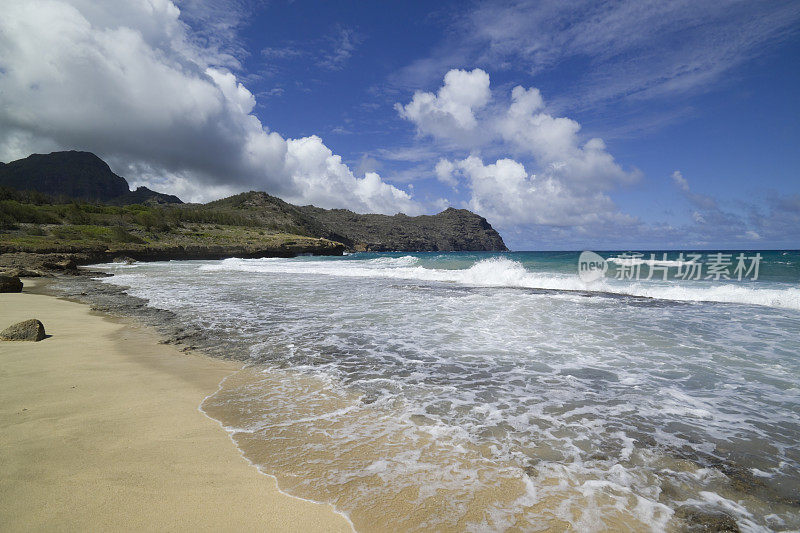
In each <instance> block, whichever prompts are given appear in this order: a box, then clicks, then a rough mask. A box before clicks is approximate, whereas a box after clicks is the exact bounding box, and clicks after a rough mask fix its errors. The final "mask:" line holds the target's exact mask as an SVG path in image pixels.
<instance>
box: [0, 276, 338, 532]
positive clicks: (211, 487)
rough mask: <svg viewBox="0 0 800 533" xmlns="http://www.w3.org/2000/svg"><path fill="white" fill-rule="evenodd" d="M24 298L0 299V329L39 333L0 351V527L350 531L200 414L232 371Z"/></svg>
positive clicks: (144, 332) (55, 302) (78, 308)
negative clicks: (18, 326)
mask: <svg viewBox="0 0 800 533" xmlns="http://www.w3.org/2000/svg"><path fill="white" fill-rule="evenodd" d="M33 287H35V283H33V282H32V280H25V290H24V291H23V293H21V294H1V295H0V329H1V328H4V327H6V326H8V325H10V324H12V323H15V322H18V321H21V320H24V319H28V318H38V319H39V320H41V321H42V322H43V323H44V326H45V328H46V331H47V334H48V335H49V337H48V338H46V339H45V340H43V341H41V342H37V343H32V342H3V343H0V465H2V467H1V468H2V476H0V524H2V528H3V530H5V531H23V530H24V531H30V530H60V531H70V530H93V531H98V530H101V531H102V530H147V531H155V530H244V529H254V530H258V531H304V532H309V531H350V530H351V527H350V525H349V522H348V521H347V520H346V519H345V518H344V517H343V516H342V515H340V514H337V513H336V512H335V511H334V510H333V508H332V507H331V506H328V505H321V504H316V503H312V502H308V501H305V500H301V499H297V498H294V497H291V496H288V495H285V494H283V493H281V492H280V491H279V490H278V489H277V486H276V483H275V480H274V479H273V478H272V477H269V476H266V475H263V474H261V473H259V472H258V471H257V469H256V468H255V467H253V466H252V465H250V464H249V463H248V462H247V461H246V460H245V459H244V458H243V457H242V456H241V455H240V453H239V451H238V450H237V448H236V447H235V446H234V444H233V443H232V441H231V440H230V438H229V437H228V435H227V434H226V433H225V431H224V430H223V429H222V428H221V427H220V426H219V424H218V423H217V422H216V421H214V420H211V419H210V418H208V417H206V416H205V415H204V414H203V413H202V412H201V411H199V410H198V405H199V404H200V403H201V402H202V400H203V398H205V397H206V396H207V395H209V394H212V393H213V392H214V391H215V390H216V389H217V386H218V384H219V382H220V381H221V380H222V379H223V378H224V377H225V376H227V375H229V374H231V373H232V372H234V371H236V370H237V369H238V368H239V365H238V364H236V363H232V362H227V361H221V360H215V359H212V358H209V357H206V356H203V355H198V354H193V353H184V352H181V351H180V350H178V349H176V348H174V347H170V346H166V345H160V344H158V338H157V336H156V334H155V332H153V331H150V330H148V329H146V328H142V327H137V326H134V325H131V324H126V323H123V322H119V321H115V320H112V319H109V318H106V317H103V316H100V315H99V314H96V313H93V312H91V311H90V309H89V307H88V306H86V305H83V304H78V303H73V302H69V301H65V300H60V299H57V298H54V297H51V296H46V295H42V294H33V293H31V289H32V288H33ZM34 292H35V289H34Z"/></svg>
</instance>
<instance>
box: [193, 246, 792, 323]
mask: <svg viewBox="0 0 800 533" xmlns="http://www.w3.org/2000/svg"><path fill="white" fill-rule="evenodd" d="M412 260H413V261H412ZM418 262H419V260H418V258H416V257H412V256H404V257H398V258H378V259H369V260H360V261H353V260H347V261H296V260H286V259H282V260H274V259H273V260H263V259H225V260H223V261H221V262H220V263H217V264H213V265H203V266H201V267H200V269H201V270H205V271H220V270H222V271H225V270H229V271H239V272H261V273H273V274H277V273H281V274H304V275H329V276H341V277H365V278H395V279H410V280H419V281H428V282H444V283H458V284H462V285H468V286H473V287H509V288H525V289H542V290H552V291H581V292H589V293H597V294H602V293H608V294H621V295H626V296H637V297H645V298H654V299H659V300H673V301H685V302H720V303H733V304H744V305H762V306H767V307H779V308H784V309H796V310H800V289H798V288H794V287H787V288H771V287H764V288H761V287H754V286H753V285H752V284H750V285H747V286H745V285H738V284H734V283H735V282H729V283H719V282H676V281H673V282H661V281H650V282H645V281H640V282H634V283H629V282H624V281H617V280H613V279H604V280H600V281H597V282H593V283H585V282H583V281H582V280H581V279H580V278H579V277H578V276H577V275H570V274H559V273H552V272H532V271H530V270H527V269H526V268H525V267H524V266H523V265H522V263H520V262H518V261H513V260H511V259H507V258H504V257H494V258H490V259H484V260H481V261H478V262H476V263H475V264H474V265H472V266H471V267H469V268H467V269H462V270H446V269H434V268H424V267H421V266H414V265H415V264H417V263H418Z"/></svg>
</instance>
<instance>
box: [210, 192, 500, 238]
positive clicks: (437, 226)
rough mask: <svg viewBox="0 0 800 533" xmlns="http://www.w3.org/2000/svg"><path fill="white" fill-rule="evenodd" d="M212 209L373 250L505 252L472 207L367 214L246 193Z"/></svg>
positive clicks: (218, 201)
mask: <svg viewBox="0 0 800 533" xmlns="http://www.w3.org/2000/svg"><path fill="white" fill-rule="evenodd" d="M206 206H207V207H213V208H222V209H234V210H237V211H239V212H246V213H248V214H251V215H252V216H256V217H258V218H260V219H261V220H263V221H264V222H265V223H268V224H270V225H273V226H276V227H282V228H287V231H289V232H290V233H299V234H304V235H313V236H315V237H322V238H325V239H330V240H332V241H338V242H341V243H344V244H345V245H346V246H347V247H348V249H350V250H354V251H362V252H364V251H370V252H391V251H406V252H425V251H467V250H471V251H481V250H486V251H505V250H507V248H506V245H505V243H504V242H503V239H502V237H500V235H499V234H498V233H497V232H496V231H495V230H494V228H492V226H491V225H490V224H489V222H487V221H486V219H485V218H483V217H481V216H479V215H476V214H475V213H472V212H471V211H467V210H466V209H453V208H452V207H451V208H448V209H446V210H444V211H442V212H441V213H439V214H437V215H422V216H417V217H409V216H406V215H404V214H402V213H399V214H397V215H393V216H389V215H377V214H368V215H362V214H358V213H354V212H352V211H348V210H347V209H322V208H320V207H314V206H313V205H306V206H302V207H298V206H295V205H292V204H290V203H287V202H284V201H283V200H281V199H280V198H276V197H274V196H270V195H269V194H267V193H265V192H256V191H251V192H246V193H241V194H237V195H235V196H231V197H228V198H223V199H222V200H216V201H214V202H211V203H208V204H206Z"/></svg>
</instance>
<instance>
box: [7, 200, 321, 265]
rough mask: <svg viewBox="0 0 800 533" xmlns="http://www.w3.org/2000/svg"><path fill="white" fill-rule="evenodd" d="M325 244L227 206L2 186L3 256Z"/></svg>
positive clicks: (298, 230) (283, 224) (291, 226)
mask: <svg viewBox="0 0 800 533" xmlns="http://www.w3.org/2000/svg"><path fill="white" fill-rule="evenodd" d="M322 241H324V240H323V239H318V238H315V237H313V236H310V235H309V234H308V231H307V230H306V229H305V228H302V227H299V226H298V225H296V224H294V223H292V222H291V221H282V220H274V219H265V218H264V217H260V216H258V213H255V212H248V211H247V210H237V209H235V208H232V207H226V206H220V207H214V206H206V205H194V204H190V205H187V204H183V205H126V206H113V205H103V204H99V203H91V202H81V201H71V202H69V203H64V199H59V198H50V197H48V196H46V195H43V194H40V193H37V192H19V191H15V190H12V189H7V188H0V252H2V251H6V252H8V251H30V252H42V251H78V250H101V249H102V250H105V249H111V250H115V249H117V250H127V251H136V250H152V249H167V248H175V247H187V246H204V247H226V246H236V247H243V248H244V249H246V250H253V252H254V253H255V252H256V251H257V250H258V249H272V248H280V249H283V248H287V247H289V248H304V247H313V246H315V245H318V244H324V245H325V246H328V245H329V244H328V243H323V242H322ZM330 244H333V243H330Z"/></svg>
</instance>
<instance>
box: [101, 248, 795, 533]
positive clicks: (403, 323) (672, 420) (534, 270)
mask: <svg viewBox="0 0 800 533" xmlns="http://www.w3.org/2000/svg"><path fill="white" fill-rule="evenodd" d="M757 253H758V254H759V255H758V259H757V260H756V259H755V257H756V254H757ZM650 254H651V252H645V253H644V254H643V255H642V256H631V255H630V254H625V253H623V252H599V255H600V256H601V258H602V259H605V260H607V261H606V262H605V263H604V265H605V267H604V268H607V271H605V273H604V275H602V276H601V277H600V278H599V279H596V280H594V281H586V280H585V279H582V278H581V276H579V271H578V265H579V253H578V252H506V253H489V252H486V253H483V252H482V253H455V252H454V253H413V254H410V253H381V254H377V253H358V254H352V255H347V256H344V257H297V258H292V259H282V258H274V259H273V258H270V259H225V260H218V261H174V262H173V261H170V262H154V263H134V264H132V265H125V264H108V265H96V266H94V269H98V270H103V271H105V272H109V273H112V274H114V276H113V277H109V278H103V281H104V282H105V283H111V284H116V285H122V286H125V287H128V289H127V291H128V293H129V294H131V295H133V296H137V297H141V298H144V299H146V300H147V301H148V304H149V305H151V306H153V307H157V308H161V309H167V310H170V311H172V312H174V313H176V314H177V316H178V317H180V319H181V320H183V321H185V322H186V323H189V324H193V325H195V326H198V327H200V328H202V329H203V331H205V332H206V334H207V335H208V336H209V338H211V339H214V342H215V343H218V345H219V346H220V347H222V349H223V351H224V350H228V351H229V352H230V355H231V356H235V357H238V358H243V359H245V360H246V361H248V363H249V364H248V365H247V366H246V367H245V368H244V369H243V370H242V371H240V372H238V373H236V374H234V375H232V376H231V377H229V378H228V379H226V380H225V381H224V382H223V383H221V384H220V388H219V390H218V391H217V392H216V393H215V394H213V395H211V396H210V397H208V398H206V400H205V401H204V402H203V405H202V406H201V408H202V410H203V411H204V412H205V413H206V414H208V415H209V416H210V417H212V418H214V419H216V420H218V421H219V422H220V423H221V424H222V425H223V426H224V427H225V428H226V429H227V431H228V432H229V433H230V435H231V437H232V439H233V440H234V442H235V443H236V444H237V446H238V447H239V448H240V449H241V450H242V453H243V454H244V455H245V456H246V457H247V458H248V459H249V460H250V461H251V462H253V464H255V465H256V466H258V467H259V468H260V469H261V470H262V471H263V472H265V473H268V474H271V475H274V476H275V477H276V478H277V479H278V482H279V486H280V487H281V489H282V490H284V491H285V492H288V493H290V494H294V495H297V496H299V497H303V498H307V499H311V500H315V501H321V502H330V503H332V504H333V505H335V507H336V508H337V509H338V510H339V511H341V512H343V513H345V514H346V515H347V516H348V517H349V518H350V519H351V520H352V522H353V524H354V525H355V527H356V529H357V530H359V531H385V530H393V531H401V530H402V531H414V530H417V531H421V530H454V531H455V530H458V531H502V530H506V529H508V528H516V529H519V530H524V531H559V530H564V529H567V528H573V529H576V530H579V531H605V530H641V531H670V530H675V531H677V530H687V529H691V528H701V527H710V526H711V525H714V524H716V525H717V526H720V527H721V526H726V525H727V526H729V527H730V525H731V524H732V521H735V522H736V526H737V527H738V528H739V529H740V530H742V531H771V530H779V531H780V530H797V529H800V445H798V443H799V442H800V364H798V357H799V356H800V252H797V251H761V252H749V251H748V252H738V251H731V252H726V254H729V255H730V257H728V255H725V254H723V255H722V256H720V257H712V256H711V254H708V253H706V252H699V253H698V255H700V256H701V257H694V258H690V257H689V256H688V255H686V256H684V257H680V256H679V252H663V251H658V252H653V254H654V255H653V256H651V255H650ZM664 254H666V255H664ZM737 257H739V258H740V261H739V263H740V264H739V266H740V267H743V268H740V269H739V271H738V272H737V271H736V267H737ZM723 263H725V266H726V267H727V270H726V273H725V274H720V272H721V270H720V265H722V264H723ZM754 263H757V264H756V265H754ZM691 265H694V267H693V268H694V270H692V269H690V268H688V267H689V266H691ZM697 265H700V267H699V268H696V267H697ZM715 265H716V267H715ZM654 266H655V267H661V268H656V269H655V271H652V272H651V268H652V267H654ZM754 266H755V267H757V271H756V269H755V268H754ZM681 270H682V271H683V272H681ZM698 270H699V272H700V274H697V271H698ZM715 272H716V273H715ZM648 273H649V274H650V275H649V277H650V279H646V278H647V277H648ZM665 273H666V274H665ZM601 274H603V273H602V272H601ZM664 275H666V278H667V279H666V280H665V279H664V278H663V276H664ZM726 277H728V278H731V279H726ZM739 277H741V278H742V279H741V280H740V279H738V278H739ZM617 278H620V279H617ZM684 278H685V279H684ZM696 278H699V279H696ZM753 278H757V279H753Z"/></svg>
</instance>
